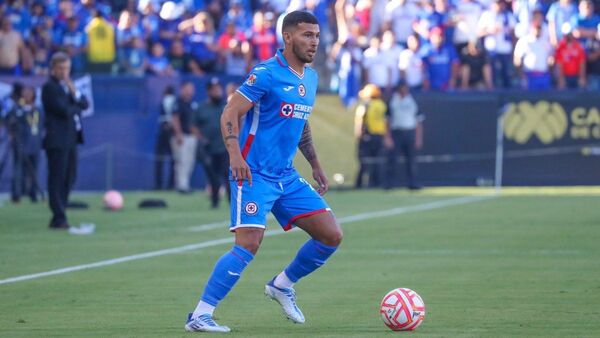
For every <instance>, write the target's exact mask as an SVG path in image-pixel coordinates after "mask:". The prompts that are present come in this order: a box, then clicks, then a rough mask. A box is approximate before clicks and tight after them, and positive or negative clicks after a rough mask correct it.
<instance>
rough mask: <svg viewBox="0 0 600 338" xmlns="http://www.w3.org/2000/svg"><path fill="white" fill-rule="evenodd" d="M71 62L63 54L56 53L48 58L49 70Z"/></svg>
mask: <svg viewBox="0 0 600 338" xmlns="http://www.w3.org/2000/svg"><path fill="white" fill-rule="evenodd" d="M67 61H71V58H70V57H69V55H68V54H67V53H65V52H56V53H54V54H52V57H51V58H50V68H54V66H56V65H57V64H59V63H63V62H67Z"/></svg>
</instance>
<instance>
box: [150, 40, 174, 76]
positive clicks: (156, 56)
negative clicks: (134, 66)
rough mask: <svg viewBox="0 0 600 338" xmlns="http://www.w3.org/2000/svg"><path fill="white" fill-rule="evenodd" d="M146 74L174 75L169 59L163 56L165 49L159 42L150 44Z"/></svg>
mask: <svg viewBox="0 0 600 338" xmlns="http://www.w3.org/2000/svg"><path fill="white" fill-rule="evenodd" d="M148 74H152V75H158V76H171V75H173V74H174V71H173V68H172V67H171V64H170V63H169V59H167V57H166V56H165V48H164V47H163V45H162V44H161V43H160V42H155V43H154V44H152V47H151V50H150V56H149V57H148Z"/></svg>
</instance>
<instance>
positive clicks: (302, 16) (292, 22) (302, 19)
mask: <svg viewBox="0 0 600 338" xmlns="http://www.w3.org/2000/svg"><path fill="white" fill-rule="evenodd" d="M301 23H310V24H314V25H318V24H319V21H317V18H316V17H315V16H314V15H313V14H312V13H310V12H306V11H293V12H289V13H288V14H286V15H285V17H284V18H283V25H282V27H281V31H282V32H285V31H286V30H288V29H289V28H292V27H294V28H295V27H296V26H298V24H301Z"/></svg>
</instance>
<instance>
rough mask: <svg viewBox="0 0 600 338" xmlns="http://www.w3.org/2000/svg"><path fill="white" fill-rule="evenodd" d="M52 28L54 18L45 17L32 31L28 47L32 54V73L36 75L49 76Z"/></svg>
mask: <svg viewBox="0 0 600 338" xmlns="http://www.w3.org/2000/svg"><path fill="white" fill-rule="evenodd" d="M52 26H53V20H52V18H50V17H45V18H43V20H42V22H41V23H40V24H39V25H37V26H35V27H33V28H32V30H31V34H30V36H29V39H28V42H27V46H28V47H29V49H30V50H31V53H32V57H33V71H32V73H33V74H35V75H47V74H48V58H49V55H50V51H51V50H52V47H53V41H52Z"/></svg>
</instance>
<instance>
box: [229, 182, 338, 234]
mask: <svg viewBox="0 0 600 338" xmlns="http://www.w3.org/2000/svg"><path fill="white" fill-rule="evenodd" d="M230 185H231V225H230V227H229V230H230V231H235V230H236V229H237V228H262V229H265V228H266V224H267V214H268V213H269V212H272V213H273V215H274V216H275V218H276V219H277V221H278V222H279V224H280V225H281V227H282V228H283V230H285V231H288V230H291V229H292V228H293V227H294V223H295V222H296V221H297V220H298V219H300V218H302V217H307V216H311V215H315V214H319V213H322V212H326V211H330V210H331V209H330V208H329V206H328V205H327V203H326V202H325V200H324V199H323V198H322V197H321V196H320V195H319V194H318V193H317V192H316V191H315V190H314V189H313V187H312V186H311V185H310V184H309V183H308V182H307V181H306V180H304V178H302V177H301V176H300V175H299V174H298V173H297V172H294V173H293V174H291V175H288V176H285V177H283V178H282V179H280V180H279V181H272V180H269V179H266V178H264V177H262V176H261V175H260V174H257V173H253V174H252V186H249V185H248V182H247V181H243V183H242V184H241V185H240V184H238V182H237V181H233V180H230Z"/></svg>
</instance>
